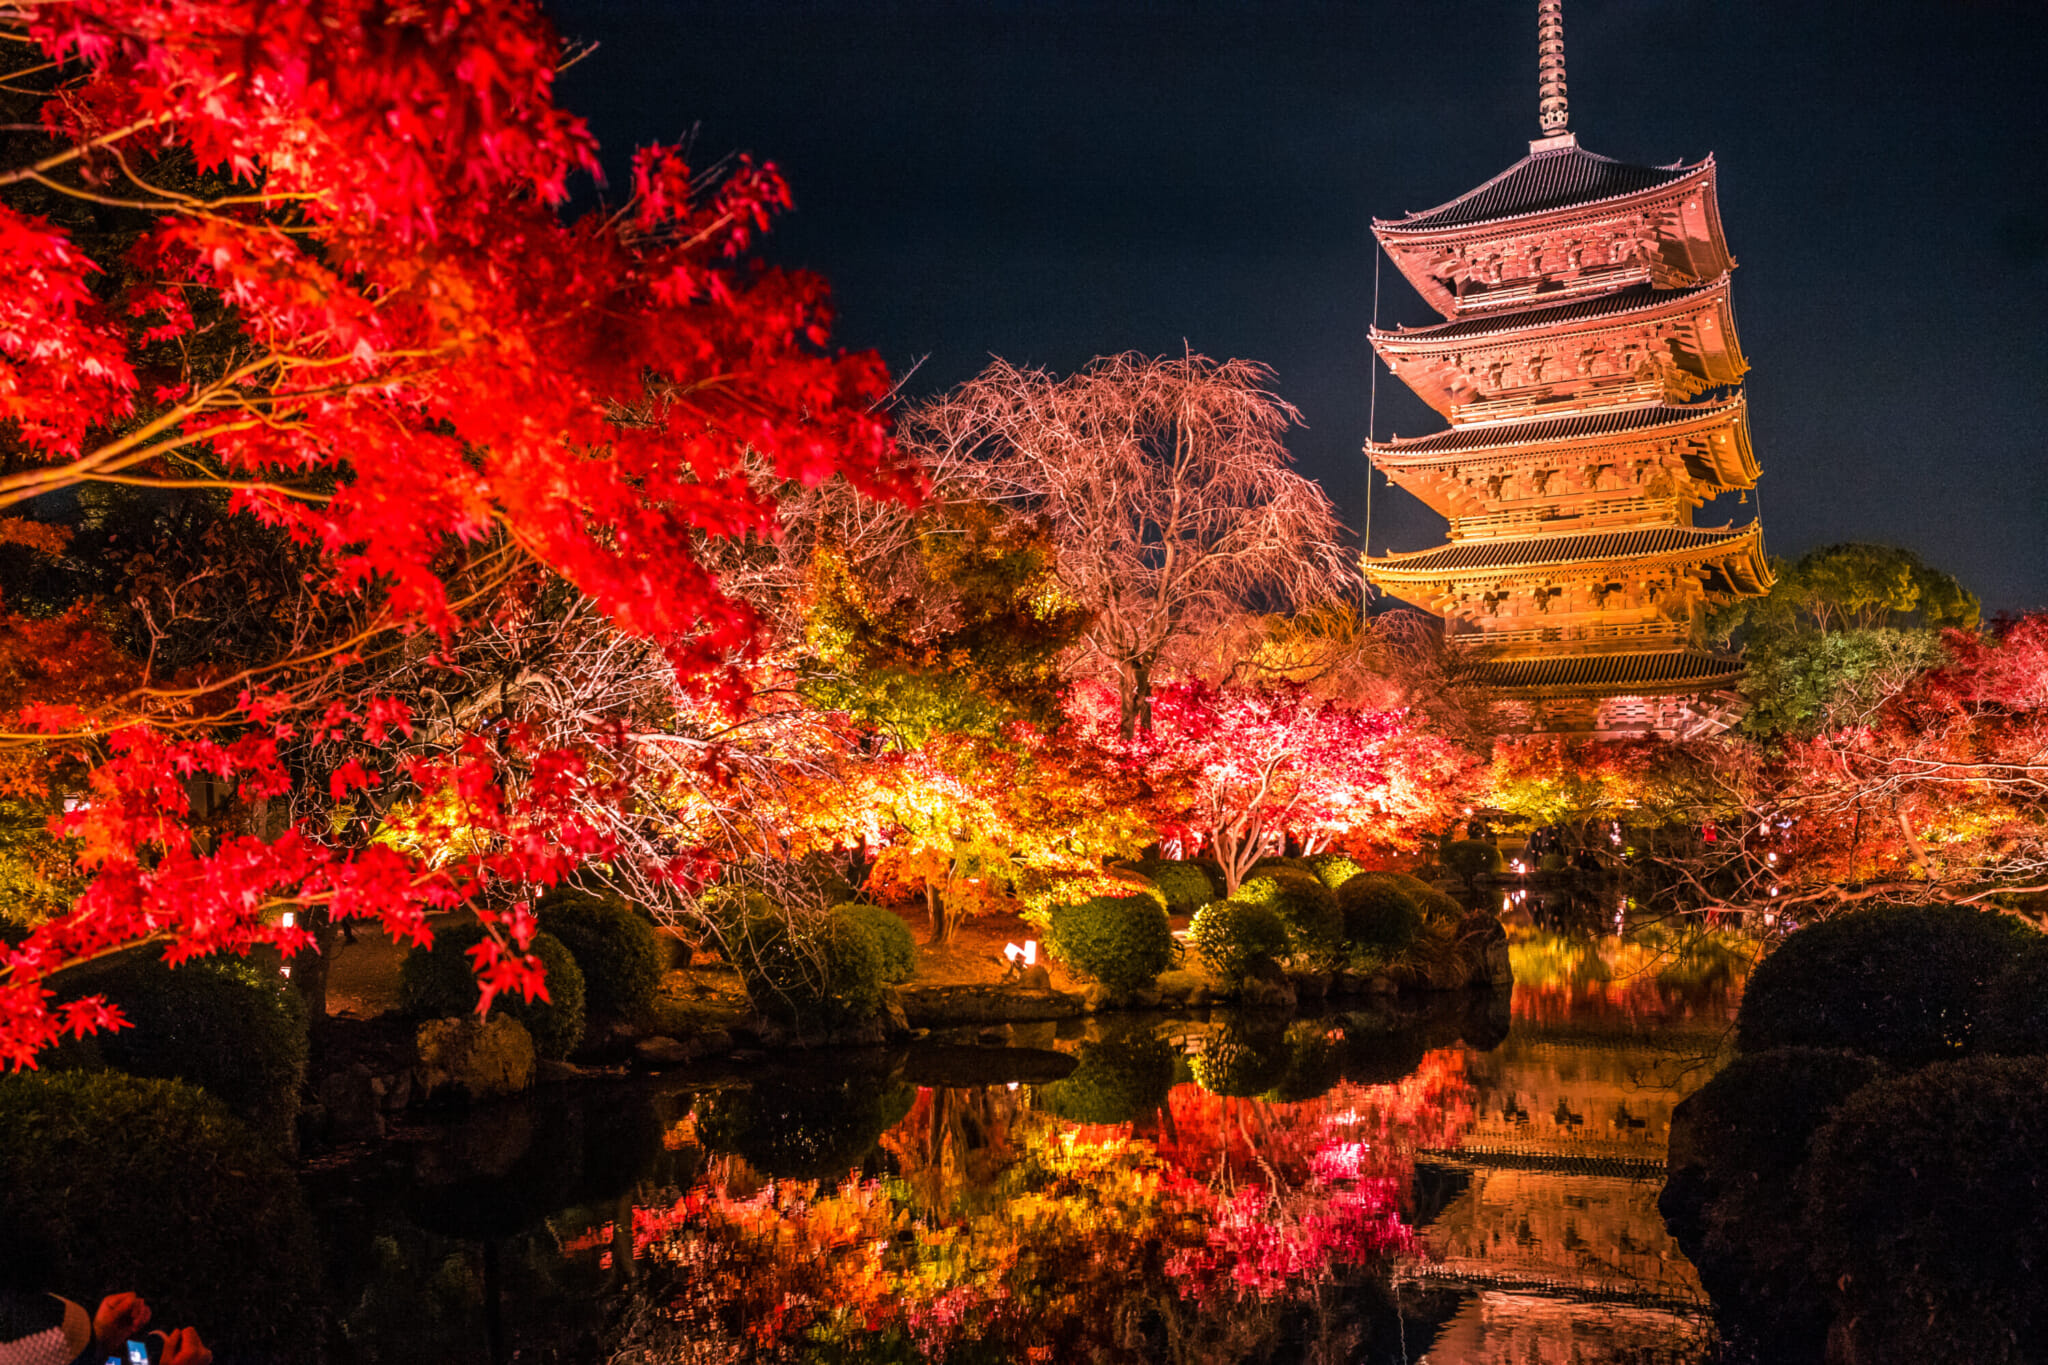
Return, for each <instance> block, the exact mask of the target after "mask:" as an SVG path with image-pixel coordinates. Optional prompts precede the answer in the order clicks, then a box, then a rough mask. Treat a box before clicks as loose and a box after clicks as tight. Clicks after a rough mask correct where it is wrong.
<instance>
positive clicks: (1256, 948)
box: [1188, 901, 1287, 986]
mask: <svg viewBox="0 0 2048 1365" xmlns="http://www.w3.org/2000/svg"><path fill="white" fill-rule="evenodd" d="M1188 940H1189V942H1191V943H1192V944H1193V945H1194V949H1195V953H1196V955H1197V956H1198V957H1200V958H1201V959H1202V961H1203V962H1205V963H1207V964H1208V967H1209V970H1210V971H1212V972H1214V973H1216V975H1217V976H1218V977H1219V978H1220V979H1221V980H1222V981H1223V982H1224V983H1225V984H1226V985H1232V986H1234V985H1236V984H1238V983H1239V982H1241V981H1243V980H1244V979H1245V978H1246V977H1247V976H1250V975H1251V974H1252V973H1253V972H1255V971H1256V970H1257V969H1258V968H1259V966H1260V965H1261V964H1262V963H1271V962H1274V961H1277V960H1278V959H1279V958H1281V957H1283V956H1285V955H1286V953H1287V926H1286V925H1285V924H1284V923H1282V922H1281V919H1280V916H1279V915H1277V914H1275V913H1274V912H1273V909H1272V907H1271V906H1266V905H1254V904H1252V903H1250V902H1248V901H1216V902H1213V903H1212V904H1209V905H1206V906H1204V907H1203V908H1202V909H1201V910H1199V911H1197V912H1196V914H1195V918H1194V922H1193V923H1192V924H1190V925H1189V926H1188Z"/></svg>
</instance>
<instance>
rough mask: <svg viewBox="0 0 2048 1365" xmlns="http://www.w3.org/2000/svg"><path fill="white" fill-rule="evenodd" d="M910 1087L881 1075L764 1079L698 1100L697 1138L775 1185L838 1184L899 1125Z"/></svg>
mask: <svg viewBox="0 0 2048 1365" xmlns="http://www.w3.org/2000/svg"><path fill="white" fill-rule="evenodd" d="M916 1101H917V1090H916V1088H915V1087H914V1086H909V1085H905V1084H903V1083H901V1082H900V1081H897V1080H895V1079H893V1078H891V1077H887V1076H874V1075H867V1074H862V1073H855V1074H851V1075H841V1076H829V1075H819V1076H805V1077H802V1078H800V1079H799V1078H792V1077H788V1076H771V1077H768V1078H765V1079H763V1080H761V1081H757V1082H756V1083H755V1084H753V1085H751V1086H745V1087H735V1088H733V1089H730V1090H721V1091H719V1092H717V1093H716V1094H713V1095H709V1096H706V1097H705V1099H704V1100H703V1102H702V1103H701V1105H700V1106H699V1107H698V1110H697V1137H698V1139H699V1140H700V1141H701V1142H703V1144H704V1145H705V1147H707V1148H709V1149H710V1150H711V1151H714V1152H730V1153H732V1154H733V1155H735V1156H739V1157H742V1158H744V1159H745V1160H746V1162H747V1164H748V1165H750V1166H752V1167H753V1168H754V1169H755V1170H756V1171H758V1172H760V1173H761V1174H762V1175H764V1176H767V1177H770V1178H772V1179H777V1180H841V1179H844V1178H845V1176H846V1173H847V1172H848V1171H850V1170H852V1169H854V1168H855V1167H857V1166H860V1165H862V1164H864V1163H865V1162H866V1160H867V1158H868V1155H869V1153H871V1152H873V1151H874V1150H875V1146H876V1144H877V1143H879V1142H880V1141H881V1138H882V1134H884V1133H886V1132H888V1131H889V1130H890V1129H891V1128H893V1127H895V1126H896V1125H897V1124H898V1123H900V1122H902V1121H903V1116H904V1115H905V1114H908V1113H909V1112H910V1106H911V1105H912V1104H914V1103H916Z"/></svg>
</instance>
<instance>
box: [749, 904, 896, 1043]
mask: <svg viewBox="0 0 2048 1365" xmlns="http://www.w3.org/2000/svg"><path fill="white" fill-rule="evenodd" d="M730 951H731V952H732V954H733V955H734V958H735V965H736V966H738V968H739V971H740V979H741V981H743V982H744V983H745V984H746V988H747V999H748V1000H749V1001H751V1002H752V1003H753V1006H754V1008H755V1009H757V1010H759V1011H760V1012H761V1013H762V1014H765V1015H769V1016H771V1017H773V1018H778V1019H785V1020H789V1021H792V1022H797V1023H803V1024H819V1025H822V1026H824V1027H826V1028H837V1027H839V1026H840V1025H843V1024H849V1023H854V1022H857V1021H859V1020H862V1019H866V1018H868V1017H869V1016H870V1015H872V1014H874V1013H875V1011H876V1010H878V1009H880V1008H881V1005H882V993H883V987H884V984H885V983H884V979H883V969H884V963H883V956H882V946H881V944H880V943H879V942H878V941H877V937H876V935H875V933H874V931H873V930H872V929H871V928H870V927H869V926H867V925H865V924H862V923H861V922H860V921H859V920H857V919H855V918H854V917H852V916H850V915H847V914H846V913H844V912H843V911H839V910H834V911H831V912H829V913H827V914H825V915H822V916H819V917H818V918H816V919H814V920H810V921H797V922H795V923H792V922H791V921H790V920H789V919H787V918H786V917H785V916H783V915H780V914H774V915H763V916H757V917H755V918H752V919H750V920H748V921H747V922H746V923H745V924H744V925H743V926H742V927H741V928H740V930H739V931H738V932H737V933H736V934H734V935H733V936H732V938H731V941H730Z"/></svg>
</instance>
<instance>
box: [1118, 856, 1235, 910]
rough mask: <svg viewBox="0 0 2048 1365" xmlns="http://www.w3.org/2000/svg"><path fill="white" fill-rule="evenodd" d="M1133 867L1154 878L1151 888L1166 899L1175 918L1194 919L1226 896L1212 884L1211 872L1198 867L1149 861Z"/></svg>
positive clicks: (1165, 861) (1154, 860) (1188, 864)
mask: <svg viewBox="0 0 2048 1365" xmlns="http://www.w3.org/2000/svg"><path fill="white" fill-rule="evenodd" d="M1130 866H1131V869H1132V870H1133V871H1135V872H1138V873H1140V874H1142V875H1143V876H1146V877H1149V878H1151V880H1152V884H1153V885H1154V886H1156V887H1158V888H1159V894H1160V895H1162V896H1164V897H1166V908H1167V910H1168V911H1169V912H1170V913H1172V914H1176V915H1192V914H1194V913H1195V911H1197V910H1199V909H1201V908H1202V907H1203V906H1205V905H1207V904H1208V903H1209V902H1210V901H1212V900H1215V899H1216V897H1218V896H1220V895H1222V894H1223V888H1222V887H1220V886H1218V885H1217V884H1216V883H1215V882H1214V881H1212V880H1210V877H1209V872H1208V869H1206V868H1204V867H1202V866H1201V865H1200V864H1199V863H1178V862H1172V861H1170V860H1168V859H1165V858H1148V859H1146V860H1145V861H1144V862H1140V863H1132V864H1131V865H1130Z"/></svg>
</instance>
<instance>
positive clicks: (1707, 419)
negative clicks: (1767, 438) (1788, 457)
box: [1365, 393, 1749, 465]
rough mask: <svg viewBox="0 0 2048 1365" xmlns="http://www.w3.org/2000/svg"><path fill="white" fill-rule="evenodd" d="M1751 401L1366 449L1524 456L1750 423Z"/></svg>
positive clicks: (1626, 411) (1461, 433)
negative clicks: (1544, 449)
mask: <svg viewBox="0 0 2048 1365" xmlns="http://www.w3.org/2000/svg"><path fill="white" fill-rule="evenodd" d="M1748 408H1749V401H1748V400H1747V399H1746V398H1744V397H1743V396H1742V395H1741V394H1739V393H1738V394H1736V395H1735V396H1734V397H1732V398H1728V399H1725V400H1723V401H1721V402H1718V403H1713V402H1709V403H1664V402H1656V403H1645V404H1642V405H1641V406H1639V407H1633V408H1609V409H1606V410H1603V411H1599V412H1579V413H1573V414H1572V415H1570V416H1569V417H1546V418H1542V419H1539V420H1537V421H1520V422H1484V423H1479V424H1476V425H1473V426H1464V427H1449V428H1446V429H1445V430H1443V431H1435V432H1431V433H1430V434H1429V435H1427V436H1409V437H1405V438H1404V437H1396V438H1395V439H1393V440H1391V441H1369V442H1367V443H1366V447H1365V448H1366V449H1367V450H1368V451H1370V452H1372V454H1373V456H1374V458H1375V459H1376V460H1377V461H1378V462H1379V463H1381V464H1405V465H1425V464H1462V463H1468V462H1469V461H1470V460H1471V459H1472V458H1473V457H1474V456H1478V457H1480V458H1484V457H1485V456H1487V455H1492V454H1500V455H1509V454H1520V453H1521V452H1522V450H1523V448H1525V447H1529V446H1550V445H1570V446H1583V445H1596V444H1597V445H1608V444H1614V443H1617V442H1622V441H1639V440H1659V439H1663V438H1666V437H1670V436H1678V435H1684V434H1687V433H1689V432H1691V431H1693V430H1695V429H1699V430H1706V429H1708V428H1712V427H1718V426H1722V425H1724V424H1726V423H1729V422H1744V421H1746V414H1747V412H1748Z"/></svg>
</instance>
